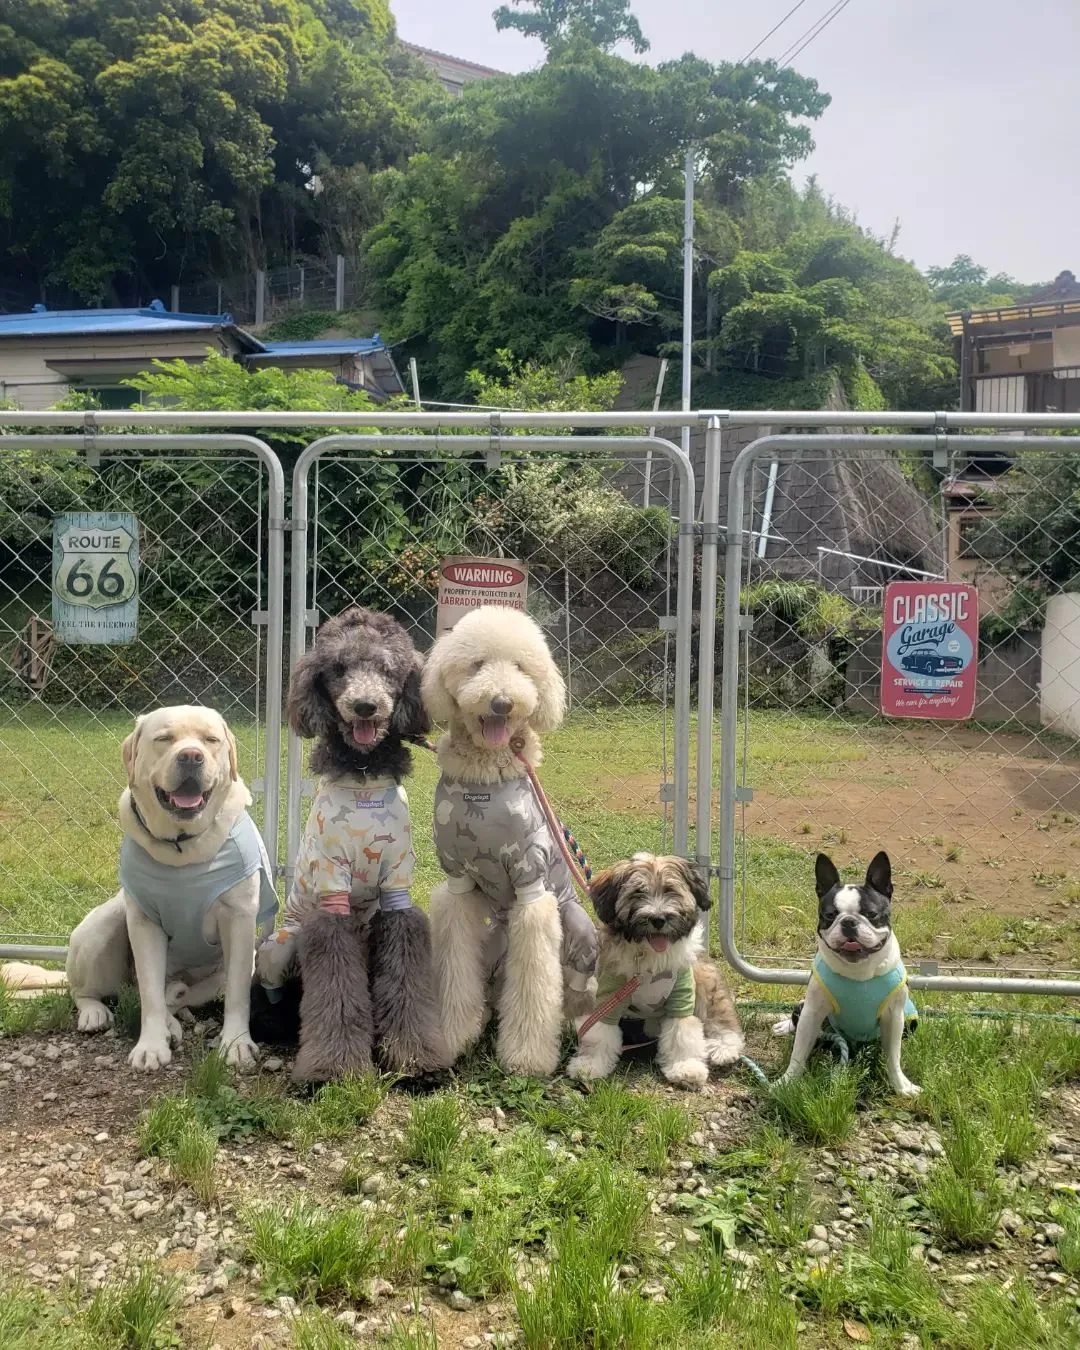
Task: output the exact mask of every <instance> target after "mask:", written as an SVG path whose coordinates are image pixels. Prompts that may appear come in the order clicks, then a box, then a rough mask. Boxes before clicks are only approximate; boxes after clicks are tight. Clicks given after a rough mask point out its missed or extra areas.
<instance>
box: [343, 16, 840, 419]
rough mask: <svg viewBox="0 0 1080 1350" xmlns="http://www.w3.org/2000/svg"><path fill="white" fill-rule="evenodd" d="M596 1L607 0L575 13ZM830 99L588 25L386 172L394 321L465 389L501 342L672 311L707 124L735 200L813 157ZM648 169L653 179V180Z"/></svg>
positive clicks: (548, 350)
mask: <svg viewBox="0 0 1080 1350" xmlns="http://www.w3.org/2000/svg"><path fill="white" fill-rule="evenodd" d="M610 8H611V6H610V4H609V9H610ZM582 11H588V12H595V11H594V9H593V7H588V6H584V5H581V6H577V7H570V9H569V10H568V9H567V7H565V6H560V7H559V10H558V13H560V14H569V15H570V18H568V20H567V21H568V22H570V21H572V16H573V14H574V13H578V14H580V13H581V12H582ZM543 13H545V14H546V13H549V12H548V11H546V10H545V11H543ZM554 13H555V7H554V6H552V9H551V11H550V15H554ZM550 15H549V17H550ZM509 17H510V18H515V17H516V18H522V17H523V16H521V15H512V14H511V15H509ZM826 103H827V99H826V98H825V97H824V96H822V95H821V94H820V93H819V92H818V89H817V86H816V85H815V84H814V82H813V81H812V80H807V79H804V78H803V77H801V76H799V75H796V74H795V72H793V71H790V70H777V68H776V67H775V66H774V65H772V64H771V63H767V62H766V63H750V64H748V65H745V66H735V65H731V64H720V65H716V66H714V65H711V64H710V63H708V62H705V61H701V60H699V59H698V58H696V57H692V56H686V57H683V58H681V59H680V60H679V61H675V62H670V63H666V64H664V65H661V66H659V67H657V68H656V69H652V68H650V67H648V66H645V65H641V64H638V63H634V62H628V61H623V60H620V59H619V58H617V57H615V56H612V55H609V54H608V53H606V52H605V51H603V50H601V49H600V48H599V47H598V46H596V45H590V44H589V43H588V42H580V41H579V42H573V43H570V44H569V45H568V46H566V47H565V48H561V47H560V48H559V50H558V51H557V52H555V53H553V55H552V56H551V58H550V59H549V60H548V62H547V63H546V64H545V65H544V66H543V67H542V68H541V69H540V70H536V71H530V72H528V73H526V74H523V75H518V76H515V77H513V78H504V79H492V80H485V81H478V82H476V83H474V84H471V85H469V86H468V87H467V88H466V89H465V90H464V92H463V94H462V97H461V98H460V99H458V100H456V101H455V102H454V103H453V104H452V105H447V106H446V107H445V108H444V109H443V110H442V112H441V114H440V115H438V116H437V118H436V120H435V122H434V124H433V126H432V127H431V130H430V132H429V134H428V136H427V139H426V145H425V152H424V153H422V154H418V155H415V156H414V157H413V158H412V159H411V160H410V161H409V164H408V166H407V167H406V168H405V169H398V168H394V169H391V170H388V171H386V172H385V173H383V174H381V175H379V176H378V178H377V187H378V191H379V194H380V201H381V203H382V207H383V212H384V214H383V218H382V220H381V221H380V222H379V224H378V225H376V226H375V228H374V229H373V230H372V232H371V233H370V235H369V236H368V259H367V261H368V267H369V270H370V272H371V275H372V277H373V279H374V282H375V285H376V289H377V298H378V300H379V302H380V303H381V305H382V306H383V308H384V310H385V312H386V313H387V315H388V325H389V326H390V327H392V329H393V331H394V333H396V334H400V335H401V336H403V337H408V338H410V339H411V340H412V341H413V343H414V349H415V350H416V352H417V355H418V357H419V358H421V359H422V361H423V363H424V367H425V372H426V374H427V376H428V378H429V380H433V381H434V383H435V384H436V385H438V386H439V387H440V388H441V389H442V390H443V391H445V394H446V395H447V396H455V395H456V394H458V393H460V392H463V391H464V389H465V387H466V380H465V376H466V372H467V371H469V370H470V369H473V368H476V367H479V368H480V369H482V370H492V369H494V367H495V365H496V363H497V359H498V357H497V353H498V350H499V349H500V348H503V347H510V348H512V349H513V351H514V352H515V353H517V354H518V356H519V357H523V358H526V359H529V360H536V359H543V360H550V359H551V357H552V354H553V353H558V352H564V351H565V350H566V349H568V348H570V349H579V350H580V349H585V350H588V348H589V347H590V346H591V345H592V342H593V340H604V338H605V337H608V336H610V334H609V333H606V332H605V330H604V329H603V328H602V327H601V328H600V329H598V328H597V323H598V320H597V314H602V315H604V316H606V318H607V320H608V321H616V322H620V323H624V322H631V323H637V322H639V320H640V319H641V318H642V317H650V318H651V317H663V316H664V315H666V314H668V313H670V312H672V306H671V295H672V285H673V269H675V270H677V263H678V251H679V249H678V244H677V240H678V237H679V235H680V234H681V230H680V228H679V227H678V226H677V225H676V227H675V231H676V232H675V237H674V239H673V237H672V223H673V218H674V217H675V216H677V214H678V210H677V208H673V207H672V204H671V203H672V201H673V200H675V199H677V198H678V196H679V195H680V194H681V187H682V183H681V178H682V174H681V161H682V157H683V153H684V148H685V144H686V141H687V138H688V135H689V133H690V131H691V130H693V132H694V134H695V135H696V136H697V137H698V138H699V143H700V145H701V172H702V176H703V185H707V186H703V189H702V190H703V193H704V192H706V191H707V192H708V193H710V194H712V196H713V197H714V198H715V200H716V201H717V202H718V203H721V204H722V203H725V202H726V201H727V199H729V198H734V197H737V196H738V194H739V192H740V191H741V190H742V187H743V186H744V185H745V184H747V183H748V182H750V181H751V180H752V179H753V178H754V177H755V176H756V175H759V174H775V173H776V172H777V171H778V170H780V169H782V168H783V167H784V166H786V165H787V164H790V163H792V162H794V161H795V160H797V159H799V158H802V157H804V156H805V155H806V154H807V153H808V152H809V150H810V148H811V145H812V142H811V140H810V136H809V132H808V130H807V128H806V126H805V125H804V119H806V118H814V117H817V116H819V115H820V114H821V112H822V111H823V109H824V107H825V106H826ZM642 183H649V184H652V185H653V187H652V188H651V190H650V193H649V194H647V195H644V196H643V195H642V192H641V187H640V185H641V184H642ZM713 234H716V235H720V234H722V231H720V230H719V227H715V228H714V227H712V226H709V227H707V229H706V235H707V236H708V237H709V238H711V237H712V235H713ZM718 247H719V245H718ZM638 271H640V272H641V275H638ZM674 293H675V294H677V293H678V286H677V285H675V287H674ZM600 322H601V323H602V322H603V321H602V320H601V321H600Z"/></svg>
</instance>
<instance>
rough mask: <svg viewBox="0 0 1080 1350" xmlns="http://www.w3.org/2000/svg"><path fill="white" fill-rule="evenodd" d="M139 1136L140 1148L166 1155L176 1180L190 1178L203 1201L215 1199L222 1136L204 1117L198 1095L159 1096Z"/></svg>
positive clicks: (148, 1153) (148, 1154) (144, 1152)
mask: <svg viewBox="0 0 1080 1350" xmlns="http://www.w3.org/2000/svg"><path fill="white" fill-rule="evenodd" d="M136 1138H137V1141H138V1147H139V1152H140V1153H141V1154H142V1155H143V1156H144V1157H158V1158H164V1160H165V1161H166V1162H167V1163H168V1164H169V1173H170V1175H171V1176H172V1177H173V1178H174V1180H176V1181H183V1182H186V1183H187V1184H188V1185H189V1186H190V1187H191V1189H192V1190H193V1191H194V1192H195V1195H196V1196H197V1197H198V1199H199V1200H200V1201H201V1203H203V1204H208V1203H209V1202H210V1201H211V1200H212V1199H213V1197H214V1191H215V1178H214V1162H215V1159H216V1157H217V1147H218V1136H217V1133H216V1132H215V1131H214V1130H212V1129H211V1128H210V1126H209V1125H208V1124H207V1123H206V1122H205V1120H203V1119H201V1118H200V1114H199V1110H198V1104H197V1101H196V1100H195V1099H193V1098H191V1097H161V1098H159V1099H158V1100H157V1101H156V1102H153V1103H152V1104H151V1105H150V1106H149V1107H148V1108H147V1109H146V1110H145V1111H144V1112H143V1114H142V1115H141V1116H140V1118H139V1122H138V1125H137V1127H136Z"/></svg>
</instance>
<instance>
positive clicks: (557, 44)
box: [495, 0, 649, 55]
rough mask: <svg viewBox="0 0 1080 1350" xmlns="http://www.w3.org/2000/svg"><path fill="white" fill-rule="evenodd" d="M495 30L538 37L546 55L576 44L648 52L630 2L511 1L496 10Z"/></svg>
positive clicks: (593, 0) (610, 0)
mask: <svg viewBox="0 0 1080 1350" xmlns="http://www.w3.org/2000/svg"><path fill="white" fill-rule="evenodd" d="M522 10H524V11H525V12H524V13H521V12H520V11H522ZM495 27H496V28H497V29H498V30H499V31H500V32H502V30H503V29H504V28H513V29H516V30H517V31H518V32H519V33H521V35H522V36H523V37H536V38H539V39H540V41H541V42H542V43H543V44H544V46H545V47H546V48H547V51H548V53H549V55H550V54H552V53H554V52H558V51H560V50H562V49H564V48H566V47H569V46H571V45H572V44H574V43H578V42H580V43H584V44H585V45H587V46H592V47H600V48H602V49H603V50H604V51H610V50H611V48H612V47H615V46H617V45H618V44H619V43H620V42H628V43H629V44H630V46H631V47H633V49H634V51H636V52H647V51H648V50H649V43H648V41H647V40H646V38H645V35H644V34H643V33H642V31H641V25H640V24H639V23H638V21H637V19H635V18H634V16H633V14H631V13H630V0H510V4H509V5H500V6H499V8H498V9H497V10H496V11H495Z"/></svg>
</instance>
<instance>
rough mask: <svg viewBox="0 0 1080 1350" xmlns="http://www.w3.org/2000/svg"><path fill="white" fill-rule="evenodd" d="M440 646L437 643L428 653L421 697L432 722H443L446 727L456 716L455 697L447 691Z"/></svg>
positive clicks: (421, 686)
mask: <svg viewBox="0 0 1080 1350" xmlns="http://www.w3.org/2000/svg"><path fill="white" fill-rule="evenodd" d="M439 654H440V644H439V643H438V642H436V644H435V646H434V647H432V649H431V651H430V652H428V656H427V660H426V661H425V662H424V673H423V675H422V676H421V677H420V697H421V699H422V701H423V704H424V708H425V710H426V711H427V714H428V717H429V718H430V719H431V721H432V722H441V723H442V724H443V726H445V725H446V724H447V723H448V722H449V721H450V719H451V717H453V715H454V708H455V706H456V705H455V703H454V696H453V695H452V694H451V693H450V690H449V689H447V687H446V683H445V681H444V680H443V677H442V670H441V664H442V663H441V661H440V660H439V659H438V658H439Z"/></svg>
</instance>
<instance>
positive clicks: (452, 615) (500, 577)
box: [435, 558, 529, 637]
mask: <svg viewBox="0 0 1080 1350" xmlns="http://www.w3.org/2000/svg"><path fill="white" fill-rule="evenodd" d="M528 594H529V569H528V568H527V567H526V566H525V564H524V563H519V562H514V560H513V559H511V558H447V559H445V561H444V562H443V565H442V566H441V567H440V568H439V610H438V615H437V617H436V620H435V636H436V637H438V635H439V634H440V633H445V632H447V631H448V629H451V628H453V626H454V624H456V623H457V621H458V619H460V618H461V617H462V615H463V614H469V613H471V612H472V611H473V610H474V609H480V608H482V607H483V606H484V605H501V606H502V607H503V608H504V609H520V610H524V609H525V601H526V599H527V598H528Z"/></svg>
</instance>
